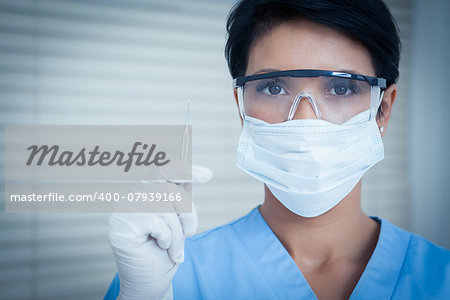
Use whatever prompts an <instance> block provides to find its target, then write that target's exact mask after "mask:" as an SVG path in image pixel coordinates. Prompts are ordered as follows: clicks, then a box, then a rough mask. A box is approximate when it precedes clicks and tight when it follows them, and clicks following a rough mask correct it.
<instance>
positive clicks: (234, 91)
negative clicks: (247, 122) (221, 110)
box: [233, 89, 244, 126]
mask: <svg viewBox="0 0 450 300" xmlns="http://www.w3.org/2000/svg"><path fill="white" fill-rule="evenodd" d="M233 95H234V100H235V101H236V107H237V109H238V114H239V119H241V126H242V125H244V120H242V116H241V112H240V110H239V100H238V95H237V89H233Z"/></svg>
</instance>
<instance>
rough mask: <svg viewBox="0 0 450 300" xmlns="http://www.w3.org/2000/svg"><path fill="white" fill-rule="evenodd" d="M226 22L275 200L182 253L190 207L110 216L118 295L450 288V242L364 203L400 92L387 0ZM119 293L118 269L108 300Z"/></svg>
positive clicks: (413, 292) (253, 156) (250, 1)
mask: <svg viewBox="0 0 450 300" xmlns="http://www.w3.org/2000/svg"><path fill="white" fill-rule="evenodd" d="M227 29H228V34H229V35H228V41H227V46H226V58H227V60H228V64H229V68H230V71H231V74H232V76H233V78H235V80H234V83H235V98H236V102H237V104H238V107H239V113H240V115H241V118H242V122H243V129H242V134H241V138H240V143H239V147H238V160H237V162H238V166H239V167H240V168H242V169H243V170H245V171H246V172H247V173H249V174H250V175H252V176H254V177H256V178H257V179H259V180H261V181H262V182H264V184H265V185H264V186H265V198H264V203H263V204H262V205H261V206H259V207H257V208H255V209H253V210H252V211H251V212H250V213H249V214H248V215H246V216H244V217H242V218H240V219H238V220H236V221H234V222H231V223H229V224H226V225H224V226H221V227H219V228H215V229H213V230H210V231H207V232H206V233H203V234H200V235H197V236H194V237H191V238H188V239H186V243H185V245H184V262H183V263H182V264H178V263H179V262H180V261H182V260H183V252H182V250H177V249H183V240H184V236H186V235H189V233H190V232H192V228H194V227H195V225H193V224H194V223H195V220H194V219H193V218H194V217H193V216H192V215H182V216H180V217H179V218H177V217H175V216H172V217H170V218H169V217H167V216H158V217H155V216H149V215H142V216H140V217H142V218H143V220H149V219H151V218H153V219H152V220H154V221H152V222H146V221H141V222H138V221H136V220H135V219H136V217H135V219H134V220H131V218H129V219H126V218H125V217H117V216H116V217H113V218H112V221H111V232H112V233H111V234H110V239H111V244H112V246H113V251H114V254H115V257H116V260H117V264H118V267H119V277H120V297H121V299H146V298H147V299H149V298H155V299H157V298H161V297H166V298H171V297H172V294H171V293H172V289H173V297H174V298H175V299H316V298H318V299H348V298H351V299H374V298H377V299H390V298H393V299H427V298H428V299H444V298H449V297H450V253H449V251H447V250H445V249H442V248H439V247H437V246H435V245H433V244H431V243H430V242H428V241H426V240H424V239H423V238H421V237H419V236H417V235H414V234H412V233H409V232H405V231H403V230H401V229H400V228H397V227H396V226H394V225H392V224H391V223H389V222H388V221H386V220H383V219H380V218H370V217H368V216H367V215H365V214H364V213H363V212H362V210H361V178H362V176H363V174H364V172H365V171H367V170H368V169H369V168H370V167H371V166H373V165H374V164H375V163H376V162H378V161H380V160H381V159H383V157H384V152H383V144H382V141H381V136H382V135H383V134H384V132H385V130H386V128H387V125H388V122H389V117H390V113H391V109H392V105H393V104H394V101H395V98H396V94H397V86H396V84H395V82H396V81H397V79H398V63H399V52H400V49H399V48H400V41H399V37H398V33H397V29H396V25H395V22H394V20H393V19H392V16H391V14H390V13H389V11H388V10H387V8H386V6H385V5H384V4H383V3H382V1H381V0H373V1H364V4H362V3H361V2H360V1H350V0H346V1H332V0H320V1H308V0H297V1H294V0H292V1H281V0H278V1H277V0H274V1H255V0H244V1H241V2H239V3H237V4H236V6H235V7H234V8H233V10H232V12H231V14H230V16H229V19H228V26H227ZM136 224H138V225H136ZM139 224H141V225H139ZM148 224H151V225H148ZM117 228H121V230H122V232H121V234H116V233H117V230H118V229H117ZM136 228H138V229H136ZM127 229H128V230H129V231H133V232H134V234H126V233H125V232H126V230H127ZM180 232H182V233H180ZM148 236H150V238H147V237H148ZM164 236H165V237H166V238H163V237H164ZM139 241H140V242H139ZM134 242H135V243H134ZM126 244H127V245H128V246H124V245H126ZM130 244H132V245H133V246H130ZM136 249H138V250H136ZM166 249H167V250H166ZM172 262H174V263H175V268H172V266H173V264H172ZM118 294H119V278H118V276H116V277H115V279H114V281H113V283H112V284H111V286H110V289H109V291H108V293H107V295H106V296H105V299H115V297H117V295H118Z"/></svg>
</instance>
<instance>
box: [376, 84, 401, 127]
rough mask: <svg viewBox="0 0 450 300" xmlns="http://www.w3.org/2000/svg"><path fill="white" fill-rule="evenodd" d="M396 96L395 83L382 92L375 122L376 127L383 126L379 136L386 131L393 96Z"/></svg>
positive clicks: (393, 100)
mask: <svg viewBox="0 0 450 300" xmlns="http://www.w3.org/2000/svg"><path fill="white" fill-rule="evenodd" d="M396 97H397V85H396V84H391V85H390V86H389V87H388V88H387V89H386V90H385V91H384V94H383V99H382V100H381V105H380V108H381V113H379V114H377V124H378V127H379V128H381V127H383V129H384V130H383V132H381V136H383V135H384V133H385V132H386V128H387V125H388V123H389V118H390V117H391V111H392V106H393V105H394V102H395V98H396Z"/></svg>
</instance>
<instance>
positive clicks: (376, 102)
mask: <svg viewBox="0 0 450 300" xmlns="http://www.w3.org/2000/svg"><path fill="white" fill-rule="evenodd" d="M383 95H384V91H381V88H380V87H379V86H372V87H371V91H370V117H369V121H370V120H372V119H373V118H375V117H376V115H377V112H378V108H379V107H380V104H381V100H382V99H383Z"/></svg>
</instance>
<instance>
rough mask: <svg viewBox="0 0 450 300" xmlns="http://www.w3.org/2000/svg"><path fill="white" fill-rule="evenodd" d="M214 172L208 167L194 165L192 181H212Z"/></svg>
mask: <svg viewBox="0 0 450 300" xmlns="http://www.w3.org/2000/svg"><path fill="white" fill-rule="evenodd" d="M212 177H213V172H212V171H211V169H209V168H207V167H202V166H197V165H192V181H193V182H197V183H205V182H208V181H210V180H211V178H212Z"/></svg>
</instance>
